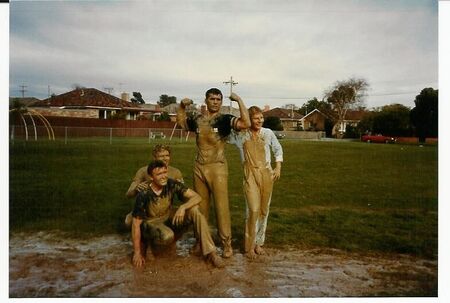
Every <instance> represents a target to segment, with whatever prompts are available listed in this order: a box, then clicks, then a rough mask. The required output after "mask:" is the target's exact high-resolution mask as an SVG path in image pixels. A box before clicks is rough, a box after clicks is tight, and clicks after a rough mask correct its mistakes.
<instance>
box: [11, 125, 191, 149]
mask: <svg viewBox="0 0 450 303" xmlns="http://www.w3.org/2000/svg"><path fill="white" fill-rule="evenodd" d="M188 138H189V132H186V131H184V130H182V129H170V128H112V127H75V126H53V127H52V128H48V127H45V126H36V127H34V126H33V125H28V126H27V127H25V126H23V125H10V140H11V141H13V142H14V141H15V140H21V141H22V140H26V141H45V140H46V141H49V140H58V141H64V142H65V143H66V144H67V143H69V142H71V141H80V140H92V141H102V142H109V143H110V144H113V143H114V141H123V139H132V140H138V141H141V142H142V141H145V142H148V143H151V142H152V141H153V140H156V139H160V140H170V141H179V142H182V141H187V140H188Z"/></svg>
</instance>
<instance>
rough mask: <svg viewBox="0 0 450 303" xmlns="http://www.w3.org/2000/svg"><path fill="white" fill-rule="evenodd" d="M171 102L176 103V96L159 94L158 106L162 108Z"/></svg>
mask: <svg viewBox="0 0 450 303" xmlns="http://www.w3.org/2000/svg"><path fill="white" fill-rule="evenodd" d="M172 103H177V97H175V96H168V95H161V96H159V101H158V105H159V107H161V108H163V107H166V106H167V105H169V104H172Z"/></svg>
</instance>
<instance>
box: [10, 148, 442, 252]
mask: <svg viewBox="0 0 450 303" xmlns="http://www.w3.org/2000/svg"><path fill="white" fill-rule="evenodd" d="M281 143H282V145H283V148H284V164H283V167H282V177H281V180H280V181H278V182H277V183H276V185H275V187H274V193H273V197H272V205H271V209H270V216H269V225H268V231H267V238H266V243H267V245H269V246H272V247H273V246H283V245H296V246H301V247H330V248H339V249H344V250H349V251H359V252H365V251H374V252H396V253H407V254H412V255H417V256H422V257H426V258H431V259H434V258H437V249H438V246H437V241H438V222H437V221H438V214H437V211H438V201H437V196H438V193H437V191H438V180H437V178H438V171H437V170H438V162H437V161H438V159H437V153H438V148H437V146H424V147H419V146H415V145H400V144H392V145H384V144H363V143H360V142H321V141H294V140H292V141H291V140H282V141H281ZM171 145H172V153H173V157H172V165H173V166H175V167H177V168H179V169H180V170H181V171H182V172H183V174H184V176H185V182H186V183H187V185H188V186H191V185H192V173H191V172H192V166H193V162H194V157H195V143H193V142H188V143H180V142H179V141H177V142H173V143H171ZM152 146H153V145H151V144H148V143H137V142H135V141H132V140H121V141H115V142H114V144H112V145H110V144H108V142H89V141H82V140H80V141H77V142H71V143H69V144H67V145H66V144H64V142H27V143H25V142H23V141H22V142H20V141H15V142H14V144H10V231H11V232H16V231H40V230H54V229H59V230H62V231H66V232H70V234H71V235H72V236H74V237H86V236H90V235H99V234H109V233H126V232H127V231H126V230H125V229H124V227H123V223H122V222H123V219H124V215H125V214H126V213H127V212H128V211H129V210H130V209H131V206H132V204H133V201H132V200H127V199H126V198H125V192H126V190H127V189H128V186H129V184H130V182H131V179H132V177H133V176H134V173H135V172H136V170H137V169H138V168H139V167H141V166H144V165H145V164H146V163H148V161H149V160H150V154H151V149H152ZM227 158H228V162H229V192H230V209H231V215H232V229H233V230H232V232H233V238H234V241H235V242H236V243H235V246H236V247H237V246H239V245H240V244H241V242H242V238H243V226H244V215H245V202H244V197H243V193H242V167H241V165H240V162H239V155H238V152H237V150H236V149H235V148H234V147H233V146H228V147H227ZM211 217H213V214H212V216H211Z"/></svg>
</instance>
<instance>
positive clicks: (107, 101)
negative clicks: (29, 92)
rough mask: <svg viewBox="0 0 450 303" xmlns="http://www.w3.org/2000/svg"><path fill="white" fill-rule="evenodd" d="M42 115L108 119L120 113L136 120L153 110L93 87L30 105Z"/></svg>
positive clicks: (75, 90) (128, 118)
mask: <svg viewBox="0 0 450 303" xmlns="http://www.w3.org/2000/svg"><path fill="white" fill-rule="evenodd" d="M31 106H32V107H33V109H34V110H35V111H38V112H39V113H40V114H42V115H44V116H63V117H78V118H93V119H109V118H112V117H114V116H115V115H120V116H121V117H123V118H125V119H126V120H136V118H137V117H138V116H140V115H143V114H145V113H147V114H152V113H155V112H159V111H155V110H151V109H146V108H143V107H141V106H140V105H138V104H135V103H132V102H128V101H125V100H122V99H120V98H117V97H115V96H113V95H110V94H107V93H105V92H102V91H100V90H98V89H95V88H77V89H74V90H72V91H70V92H67V93H64V94H61V95H56V96H51V97H50V98H47V99H45V100H42V101H39V102H36V103H34V104H33V105H31Z"/></svg>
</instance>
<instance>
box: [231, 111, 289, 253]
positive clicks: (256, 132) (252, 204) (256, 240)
mask: <svg viewBox="0 0 450 303" xmlns="http://www.w3.org/2000/svg"><path fill="white" fill-rule="evenodd" d="M248 111H249V115H250V121H251V126H250V129H248V130H246V131H243V132H240V133H237V132H232V134H231V135H230V136H229V143H231V144H235V145H236V146H237V147H238V149H239V152H240V155H241V160H242V162H243V166H244V182H243V183H244V184H243V186H244V194H245V199H246V202H247V208H246V221H245V236H244V249H245V254H246V256H247V257H248V258H250V259H254V258H255V257H256V255H261V254H264V250H263V248H262V246H263V245H264V240H265V235H266V228H267V218H268V216H269V205H270V200H271V197H272V189H273V182H274V181H275V180H278V179H279V178H280V174H281V162H283V149H282V148H281V145H280V143H279V142H278V139H277V138H276V136H275V134H274V133H273V131H272V130H270V129H268V128H264V127H262V125H263V122H264V116H263V114H262V111H261V109H260V108H259V107H257V106H252V107H250V108H249V109H248ZM271 150H272V152H273V154H274V156H275V168H274V169H272V166H271V154H270V151H271Z"/></svg>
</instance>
